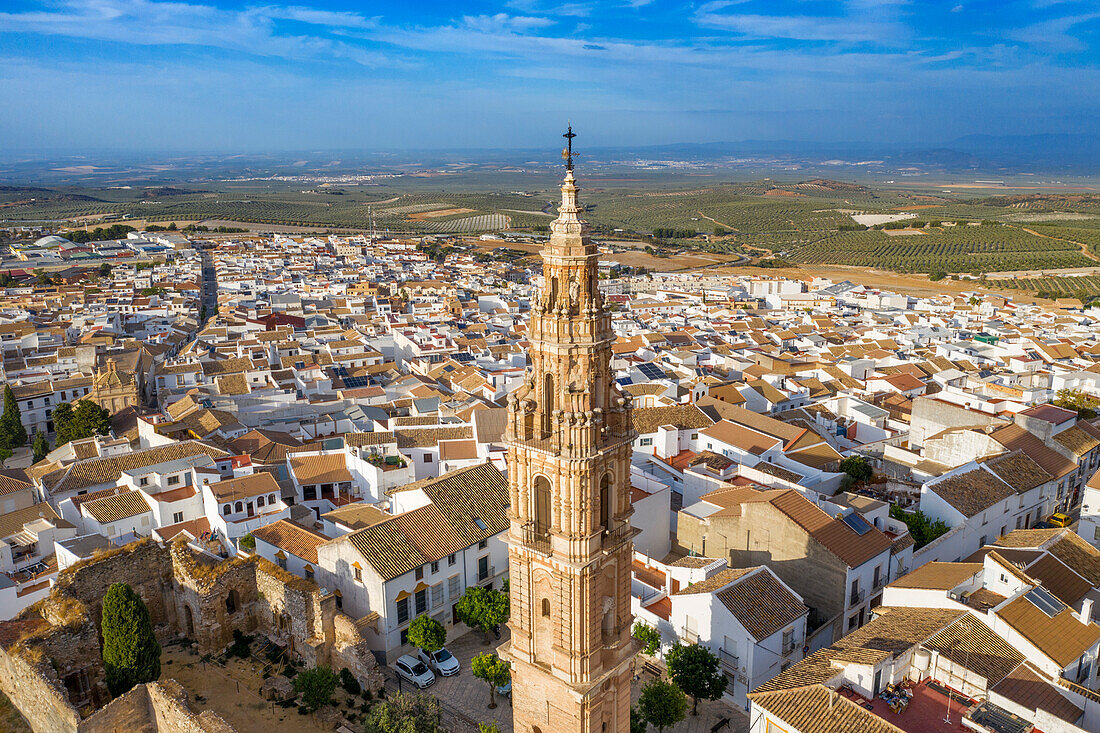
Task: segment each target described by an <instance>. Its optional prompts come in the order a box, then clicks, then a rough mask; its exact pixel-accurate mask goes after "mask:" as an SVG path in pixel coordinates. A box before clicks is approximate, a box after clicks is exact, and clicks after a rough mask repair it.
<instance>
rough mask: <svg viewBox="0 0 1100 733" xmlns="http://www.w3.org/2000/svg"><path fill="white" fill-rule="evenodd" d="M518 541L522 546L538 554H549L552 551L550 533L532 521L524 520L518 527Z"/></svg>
mask: <svg viewBox="0 0 1100 733" xmlns="http://www.w3.org/2000/svg"><path fill="white" fill-rule="evenodd" d="M520 542H521V544H522V545H523V546H524V547H526V548H528V549H530V550H534V551H535V552H538V553H540V554H543V555H547V556H549V555H551V554H552V553H553V550H552V548H551V546H550V533H549V532H548V531H547V530H546V529H544V528H542V527H539V526H538V525H536V524H535V523H534V522H526V523H524V524H523V525H522V526H521V527H520Z"/></svg>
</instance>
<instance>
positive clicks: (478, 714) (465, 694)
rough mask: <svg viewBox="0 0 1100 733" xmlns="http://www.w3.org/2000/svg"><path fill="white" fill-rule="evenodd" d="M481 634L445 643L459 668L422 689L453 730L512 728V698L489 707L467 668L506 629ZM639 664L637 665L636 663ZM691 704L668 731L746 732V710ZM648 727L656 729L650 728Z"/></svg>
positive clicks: (504, 731)
mask: <svg viewBox="0 0 1100 733" xmlns="http://www.w3.org/2000/svg"><path fill="white" fill-rule="evenodd" d="M484 638H485V637H484V635H482V634H480V633H477V632H470V633H467V634H464V635H463V636H460V637H458V638H457V639H454V640H452V641H449V642H448V643H447V648H448V649H449V650H450V651H451V653H452V654H454V655H455V657H457V658H458V661H459V663H460V664H461V665H462V669H461V671H460V672H459V673H458V674H457V675H455V676H453V677H437V678H436V682H435V684H434V685H432V686H431V687H429V688H428V689H427V690H425V692H427V693H429V694H431V695H434V696H435V697H436V698H438V699H439V702H440V705H441V707H442V708H443V713H444V715H443V722H444V724H445V725H446V726H447V727H448V728H450V729H451V730H453V731H456V733H466V732H467V731H476V730H477V724H478V723H489V722H493V721H495V722H496V724H497V726H498V727H499V728H500V730H501V733H511V731H512V702H511V700H509V699H508V698H505V697H501V696H500V695H497V707H496V709H494V710H490V709H489V686H488V685H487V684H485V683H484V682H482V681H481V680H479V679H478V678H476V677H474V675H473V673H471V672H470V660H471V659H472V658H473V657H475V656H477V655H478V654H482V653H484V652H487V651H496V648H497V647H499V646H501V645H502V644H505V643H506V642H507V641H508V631H507V629H502V633H501V637H500V640H499V641H498V640H497V639H495V638H492V644H491V645H490V646H485V645H484V643H483V642H484ZM639 668H640V667H639ZM652 679H653V676H652V675H651V674H647V673H642V674H641V675H640V678H639V679H637V680H635V682H634V685H633V689H632V690H631V700H632V702H637V700H638V696H639V695H640V694H641V689H642V687H643V686H644V685H645V684H646V683H648V682H649V681H650V680H652ZM397 680H398V678H397V675H396V674H394V673H393V670H392V669H391V670H390V671H389V674H388V675H387V676H386V689H387V690H391V691H397V689H398V681H397ZM401 685H402V687H401V689H403V690H404V691H405V692H409V691H411V690H412V689H413V688H412V686H411V685H410V684H409V683H407V682H404V681H402V683H401ZM690 710H691V709H690V707H689V708H688V715H687V717H686V718H685V719H684V720H683V721H682V722H681V723H679V724H678V725H676V726H675V727H673V728H667V729H666V730H667V731H676V733H710V731H711V729H712V728H713V727H714V725H715V724H716V723H719V722H720V721H722V720H724V719H726V718H728V719H729V726H728V727H727V728H723V729H722V730H723V731H727V732H728V733H747V731H748V729H749V718H748V714H747V713H745V711H744V710H741V709H739V708H734V707H731V706H729V705H727V704H725V703H723V702H721V701H716V702H712V701H709V700H706V701H702V702H700V703H699V715H697V716H694V717H693V716H692V715H691V711H690ZM650 730H651V731H653V730H656V729H654V728H650Z"/></svg>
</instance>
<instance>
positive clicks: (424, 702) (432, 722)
mask: <svg viewBox="0 0 1100 733" xmlns="http://www.w3.org/2000/svg"><path fill="white" fill-rule="evenodd" d="M442 717H443V715H442V712H441V711H440V708H439V700H437V699H436V698H434V697H433V696H431V695H425V694H424V693H422V692H417V693H401V692H398V693H396V694H393V695H390V696H389V697H388V698H386V699H385V700H379V701H378V702H377V703H376V704H375V705H374V707H372V708H371V709H370V712H369V713H367V716H366V720H365V721H364V725H363V733H441V732H442V731H443V726H442V722H441V721H442Z"/></svg>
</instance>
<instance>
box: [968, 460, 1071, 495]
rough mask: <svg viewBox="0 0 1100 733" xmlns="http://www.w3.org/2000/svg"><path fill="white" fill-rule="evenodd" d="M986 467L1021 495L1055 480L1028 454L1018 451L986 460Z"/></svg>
mask: <svg viewBox="0 0 1100 733" xmlns="http://www.w3.org/2000/svg"><path fill="white" fill-rule="evenodd" d="M985 467H986V468H987V469H989V470H990V471H992V472H993V473H994V474H995V475H996V476H997V478H999V479H1001V480H1002V481H1004V482H1005V483H1006V484H1008V485H1009V486H1011V487H1012V489H1013V490H1014V491H1015V492H1016V493H1020V494H1022V493H1023V492H1025V491H1030V490H1031V489H1034V488H1035V487H1036V486H1040V485H1042V484H1045V483H1046V482H1048V481H1050V480H1052V479H1053V478H1054V477H1053V476H1051V475H1050V474H1049V473H1047V472H1046V471H1044V470H1043V467H1042V466H1040V465H1039V464H1038V463H1036V462H1035V461H1033V460H1031V458H1029V457H1028V456H1027V454H1026V453H1024V452H1023V451H1018V450H1014V451H1010V452H1008V453H1002V454H1001V455H999V456H994V457H992V458H990V459H988V460H986V461H985Z"/></svg>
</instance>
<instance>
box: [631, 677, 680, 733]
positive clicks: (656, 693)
mask: <svg viewBox="0 0 1100 733" xmlns="http://www.w3.org/2000/svg"><path fill="white" fill-rule="evenodd" d="M638 712H639V713H641V715H642V719H643V720H645V721H646V722H648V723H650V724H652V725H653V727H654V728H656V729H657V730H664V729H665V728H668V727H669V726H673V725H676V724H677V723H679V722H680V721H681V720H683V719H684V715H685V714H686V713H687V697H685V696H684V693H683V691H682V690H681V689H680V688H679V687H677V686H676V685H675V684H673V683H672V682H666V681H664V680H653V681H652V682H650V683H649V684H648V685H646V686H645V687H643V688H642V694H641V697H639V698H638Z"/></svg>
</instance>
